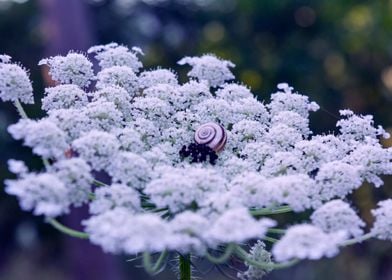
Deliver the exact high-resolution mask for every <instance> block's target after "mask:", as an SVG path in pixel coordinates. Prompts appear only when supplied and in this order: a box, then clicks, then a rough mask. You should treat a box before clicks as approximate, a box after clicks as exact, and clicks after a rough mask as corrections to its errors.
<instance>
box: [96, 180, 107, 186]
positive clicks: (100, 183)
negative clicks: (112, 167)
mask: <svg viewBox="0 0 392 280" xmlns="http://www.w3.org/2000/svg"><path fill="white" fill-rule="evenodd" d="M93 184H94V185H96V186H97V187H107V186H108V185H106V184H105V183H103V182H101V181H99V180H97V179H94V180H93Z"/></svg>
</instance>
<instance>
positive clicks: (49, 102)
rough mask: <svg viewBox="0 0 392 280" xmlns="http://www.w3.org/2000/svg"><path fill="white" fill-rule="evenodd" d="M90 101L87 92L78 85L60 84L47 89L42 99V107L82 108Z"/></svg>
mask: <svg viewBox="0 0 392 280" xmlns="http://www.w3.org/2000/svg"><path fill="white" fill-rule="evenodd" d="M87 103H88V99H87V94H86V93H85V92H84V91H83V90H82V89H81V88H79V87H78V86H76V85H72V84H71V85H58V86H55V87H52V88H46V89H45V96H44V98H43V99H42V109H43V110H45V111H50V110H57V109H69V108H75V109H80V108H83V107H84V106H86V105H87Z"/></svg>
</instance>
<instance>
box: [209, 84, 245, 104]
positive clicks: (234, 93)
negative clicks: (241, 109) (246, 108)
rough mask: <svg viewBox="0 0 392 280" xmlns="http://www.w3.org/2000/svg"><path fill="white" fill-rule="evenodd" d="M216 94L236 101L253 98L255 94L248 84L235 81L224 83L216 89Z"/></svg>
mask: <svg viewBox="0 0 392 280" xmlns="http://www.w3.org/2000/svg"><path fill="white" fill-rule="evenodd" d="M216 96H217V97H218V98H222V99H225V100H227V101H236V100H239V99H243V98H253V94H252V93H251V92H250V90H249V89H248V88H247V87H246V86H244V85H239V84H235V83H230V84H224V85H223V86H222V87H221V88H219V89H218V90H217V91H216Z"/></svg>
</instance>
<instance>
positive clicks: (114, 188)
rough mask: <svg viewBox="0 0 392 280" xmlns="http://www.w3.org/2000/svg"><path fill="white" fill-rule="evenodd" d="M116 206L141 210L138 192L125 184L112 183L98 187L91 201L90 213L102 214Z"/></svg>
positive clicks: (135, 210) (134, 210)
mask: <svg viewBox="0 0 392 280" xmlns="http://www.w3.org/2000/svg"><path fill="white" fill-rule="evenodd" d="M114 208H126V209H127V210H129V211H131V212H135V213H136V212H140V210H141V204H140V197H139V194H138V192H137V191H136V190H134V189H133V188H131V187H129V186H126V185H123V184H112V185H110V186H108V187H100V188H98V189H96V190H95V192H94V200H93V201H92V202H91V203H90V213H91V214H102V213H105V212H107V211H109V210H112V209H114Z"/></svg>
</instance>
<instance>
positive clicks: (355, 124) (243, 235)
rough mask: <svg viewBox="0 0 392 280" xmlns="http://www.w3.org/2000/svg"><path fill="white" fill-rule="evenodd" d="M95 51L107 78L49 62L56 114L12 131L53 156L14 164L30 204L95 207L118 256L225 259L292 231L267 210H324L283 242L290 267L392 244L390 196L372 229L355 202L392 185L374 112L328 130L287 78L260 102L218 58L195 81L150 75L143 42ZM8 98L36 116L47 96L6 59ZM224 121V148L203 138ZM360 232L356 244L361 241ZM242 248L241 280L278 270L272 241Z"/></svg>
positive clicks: (0, 89) (57, 208) (389, 155)
mask: <svg viewBox="0 0 392 280" xmlns="http://www.w3.org/2000/svg"><path fill="white" fill-rule="evenodd" d="M89 53H94V54H95V59H96V60H97V61H98V63H99V66H100V69H99V70H98V71H97V74H96V75H94V73H93V68H92V64H91V62H90V61H89V60H88V59H87V58H86V57H84V56H83V55H82V54H79V53H74V52H70V53H69V54H68V55H67V56H56V57H52V58H49V59H44V60H42V61H41V62H40V64H48V65H49V71H50V74H51V76H52V78H53V79H54V80H55V81H57V82H58V83H59V84H58V85H56V86H55V87H52V88H48V89H46V90H45V93H46V94H45V97H44V98H43V106H42V108H43V109H44V110H45V111H46V113H47V116H46V117H44V118H42V119H39V120H31V119H28V118H25V119H23V120H20V121H19V122H18V123H16V124H14V125H11V126H10V127H9V128H8V130H9V132H10V134H11V135H12V136H13V137H14V138H15V139H17V140H23V142H24V144H25V145H26V146H28V147H31V148H32V150H33V152H34V153H35V154H37V155H39V156H41V157H43V159H44V164H45V171H43V172H41V173H39V172H37V173H33V172H30V173H29V170H28V168H27V167H26V166H25V165H24V163H23V162H19V161H15V160H11V161H9V169H10V171H11V172H12V173H14V175H15V176H16V177H17V178H16V179H15V180H8V181H7V182H6V192H7V193H9V194H13V195H15V196H16V197H17V198H18V199H19V202H20V204H21V206H22V208H23V209H25V210H32V211H33V212H34V214H36V215H44V216H48V217H55V216H59V215H61V214H65V213H67V212H68V211H69V209H72V208H73V207H78V206H80V205H82V204H88V206H89V210H90V213H89V214H90V216H89V217H87V218H86V220H85V221H84V222H83V225H84V226H85V231H86V233H87V234H88V236H89V239H90V241H91V242H92V243H94V244H97V245H99V246H101V247H102V248H103V249H104V250H105V251H106V252H112V253H125V254H139V253H142V252H147V253H155V252H162V251H163V250H168V251H177V252H180V253H181V254H184V255H187V254H196V255H198V256H204V255H206V254H210V255H213V256H220V255H221V252H220V251H221V250H223V249H224V247H228V248H226V249H230V248H232V247H229V246H238V245H239V244H244V245H245V244H246V243H247V242H249V240H251V239H263V238H265V239H267V240H271V239H268V238H271V236H269V234H270V233H272V234H275V232H279V229H275V228H274V229H270V231H268V229H269V228H270V227H273V226H275V224H276V222H275V221H274V220H272V219H265V218H263V217H262V216H263V215H269V214H276V213H282V212H287V211H291V212H302V211H306V213H305V214H307V213H308V212H311V211H313V210H314V209H315V211H314V212H313V214H311V213H309V214H310V220H311V222H312V223H313V225H310V224H302V225H293V226H291V227H288V229H287V232H286V234H285V235H284V236H283V237H282V238H281V240H279V241H278V242H276V243H275V245H274V246H273V249H272V253H273V255H274V258H275V260H276V261H279V262H284V261H288V260H291V259H319V258H321V257H323V256H327V257H331V256H333V255H335V254H336V253H337V252H338V246H341V245H342V246H343V245H347V244H350V243H353V242H356V241H357V240H364V239H365V238H368V237H369V236H376V237H379V238H381V239H391V240H392V238H391V236H392V234H391V232H392V230H391V229H392V225H391V223H390V222H389V221H390V220H392V217H391V215H390V212H392V209H391V204H392V203H391V201H390V200H386V201H384V202H382V203H380V204H379V208H378V209H376V210H374V211H373V215H374V216H375V218H376V221H375V223H374V226H373V229H372V231H371V232H370V234H363V230H362V228H363V227H364V223H363V222H362V221H361V220H360V218H359V217H358V216H357V215H356V213H355V212H354V210H352V209H351V208H350V207H349V204H348V203H345V202H343V201H342V200H345V199H347V196H348V195H349V194H351V193H352V192H353V191H355V190H356V189H357V188H359V187H360V186H361V184H362V183H363V182H364V181H368V182H370V183H373V184H374V185H375V186H376V187H378V186H381V185H382V183H383V181H382V179H381V178H382V177H381V175H383V174H392V149H391V148H388V149H385V148H383V147H382V146H381V144H380V143H379V139H378V138H379V137H380V136H384V137H387V136H388V135H387V133H386V132H385V131H384V129H383V128H382V127H375V126H374V121H373V119H372V117H371V116H361V115H355V114H354V113H353V112H351V111H349V110H344V111H342V112H341V115H342V117H343V119H342V120H340V121H338V123H337V126H338V130H339V131H338V132H337V133H336V135H334V134H321V135H314V134H313V133H312V131H311V130H310V127H309V114H310V112H313V111H316V110H317V109H318V108H319V106H318V105H317V104H316V103H314V102H312V101H310V100H309V98H308V97H307V96H304V95H301V94H299V93H298V92H296V91H294V89H293V88H292V87H290V86H289V85H288V84H286V83H282V84H279V85H278V91H277V92H276V93H274V94H272V96H271V101H270V102H269V101H266V100H258V99H257V98H255V97H253V95H252V93H251V91H250V90H249V89H248V88H247V87H246V86H245V85H241V84H237V83H227V81H229V80H232V79H234V76H233V74H232V73H231V71H230V68H231V67H233V66H234V64H232V63H231V62H229V61H225V60H221V59H219V58H217V57H215V56H213V55H204V56H202V57H186V58H184V59H182V60H180V62H179V64H189V65H190V66H191V67H192V69H191V71H190V72H189V73H188V76H189V77H191V78H194V80H192V79H190V80H188V81H186V82H185V83H183V84H181V83H180V82H179V81H178V78H177V75H176V74H175V72H174V71H172V70H168V69H161V68H159V67H158V68H155V69H153V70H146V69H142V63H141V62H140V60H139V55H141V54H142V52H141V50H140V49H138V48H132V49H128V48H127V47H125V46H120V45H117V44H115V43H111V44H108V45H102V46H96V47H92V48H91V49H90V50H89ZM95 77H96V78H95ZM95 79H96V80H97V83H96V84H95V85H94V84H92V81H93V80H95ZM0 98H1V99H2V100H3V101H13V102H15V105H17V106H18V110H19V111H20V113H21V115H23V116H24V114H23V111H22V109H23V108H21V106H20V104H19V102H17V101H19V100H20V101H22V102H25V103H32V101H33V97H32V89H31V83H30V81H29V80H28V75H27V74H26V71H25V70H24V69H23V68H21V67H19V66H18V65H15V64H11V63H10V58H9V57H7V56H4V55H3V56H0ZM211 122H213V123H215V124H213V125H211V124H208V126H211V127H218V128H220V126H221V127H223V128H224V134H223V135H225V136H227V137H226V138H221V140H222V139H226V142H225V144H224V147H223V149H222V150H221V149H218V148H217V146H212V147H215V148H216V149H215V150H213V149H212V148H211V147H208V146H207V145H206V144H202V143H200V137H197V138H196V139H195V132H196V131H199V132H200V130H199V129H200V127H204V125H206V124H207V123H211ZM196 141H197V142H196ZM223 142H224V141H222V143H223ZM211 158H213V160H211ZM332 199H340V200H333V201H331V200H332ZM271 217H273V218H274V217H275V216H271ZM302 217H306V216H302ZM274 231H275V232H274ZM349 235H351V236H352V237H355V238H356V239H354V240H351V241H347V240H346V239H347V238H348V237H349ZM274 237H281V236H280V235H276V236H275V235H274ZM343 240H345V241H344V242H343V243H342V241H343ZM233 243H234V244H233ZM267 248H268V247H267ZM213 251H216V252H213ZM218 251H219V252H218ZM228 252H230V251H228ZM234 252H236V253H237V255H238V257H240V258H243V259H244V261H245V264H246V266H248V267H249V269H248V270H247V271H246V272H244V273H242V274H239V275H238V276H239V277H240V278H241V279H246V280H250V279H260V277H262V276H263V275H264V274H265V272H266V271H267V270H261V269H260V268H262V267H266V268H269V267H276V266H275V264H274V263H272V260H271V255H270V254H269V253H268V252H267V251H266V247H265V246H264V244H262V243H261V242H259V243H257V244H256V245H255V246H254V247H253V248H252V249H251V252H250V254H245V253H241V250H239V249H238V248H236V249H235V251H234ZM232 253H233V252H232ZM169 255H171V254H169ZM162 256H165V254H163V255H162ZM223 256H225V254H223ZM144 257H145V260H146V259H147V260H148V254H147V255H144ZM207 257H208V258H209V259H211V256H207ZM247 257H248V259H247ZM160 260H162V258H160ZM163 260H164V261H166V259H165V258H163ZM254 261H257V262H261V265H260V266H257V265H251V264H252V263H253V264H254ZM285 265H286V264H285ZM278 266H280V265H278ZM160 268H161V267H158V269H160Z"/></svg>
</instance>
